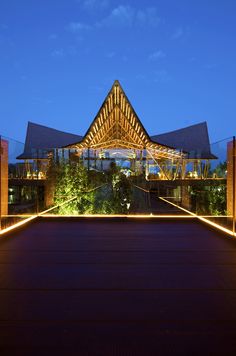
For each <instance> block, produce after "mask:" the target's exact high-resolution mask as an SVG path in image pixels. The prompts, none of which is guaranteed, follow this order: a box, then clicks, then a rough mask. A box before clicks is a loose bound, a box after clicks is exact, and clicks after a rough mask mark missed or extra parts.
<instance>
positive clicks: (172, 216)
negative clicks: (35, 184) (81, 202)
mask: <svg viewBox="0 0 236 356" xmlns="http://www.w3.org/2000/svg"><path fill="white" fill-rule="evenodd" d="M42 217H43V218H44V217H45V218H59V219H60V218H127V219H130V218H132V219H133V218H135V219H162V218H165V219H170V218H181V219H183V218H187V219H195V216H191V215H153V214H129V215H125V214H110V215H106V214H78V215H54V214H44V215H42Z"/></svg>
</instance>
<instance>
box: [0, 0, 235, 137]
mask: <svg viewBox="0 0 236 356" xmlns="http://www.w3.org/2000/svg"><path fill="white" fill-rule="evenodd" d="M235 18H236V1H235V0H151V1H148V0H147V1H144V0H143V1H141V0H136V1H134V0H133V1H125V0H124V1H120V0H119V1H116V0H0V133H1V134H2V135H5V136H8V137H11V138H14V139H17V140H19V141H24V139H25V132H26V127H27V122H28V121H32V122H35V123H39V124H42V125H46V126H49V127H53V128H57V129H59V130H63V131H67V132H71V133H75V134H81V135H83V134H84V133H85V131H86V130H87V128H88V126H89V124H90V123H91V121H92V120H93V119H94V117H95V115H96V113H97V111H98V109H99V108H100V106H101V104H102V102H103V100H104V98H105V96H106V95H107V93H108V91H109V90H110V88H111V86H112V84H113V81H114V80H115V79H118V80H119V81H120V83H121V85H122V87H123V89H124V90H125V92H126V94H127V96H128V97H129V99H130V101H131V103H132V104H133V106H134V109H135V110H136V112H137V114H138V115H139V117H140V119H141V121H142V123H143V125H144V126H145V128H146V129H147V131H148V133H149V134H150V135H154V134H161V133H163V132H166V131H171V130H175V129H178V128H182V127H184V126H188V125H192V124H195V123H199V122H202V121H207V122H208V128H209V133H210V140H211V142H214V141H218V140H220V139H223V138H226V137H229V136H231V135H234V134H236V99H235V94H236V20H235Z"/></svg>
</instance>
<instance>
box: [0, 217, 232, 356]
mask: <svg viewBox="0 0 236 356" xmlns="http://www.w3.org/2000/svg"><path fill="white" fill-rule="evenodd" d="M235 352H236V241H235V240H230V239H229V238H227V237H225V236H223V235H221V234H220V233H218V232H216V231H214V230H211V229H209V228H208V227H206V226H204V225H201V224H200V223H199V222H197V221H196V220H194V219H185V220H182V219H175V220H174V219H173V220H170V219H168V220H166V219H159V220H148V219H147V220H137V219H136V220H128V219H78V218H74V219H61V218H57V219H47V218H41V219H39V220H37V221H35V222H33V223H32V224H31V225H29V226H28V227H26V228H24V229H22V230H21V231H18V232H17V233H16V232H15V233H14V235H9V236H8V237H7V238H5V239H3V240H1V241H0V354H1V356H4V355H11V356H12V355H24V356H26V355H27V356H28V355H42V356H44V355H109V356H110V355H125V356H126V355H127V356H130V355H135V356H136V355H145V356H149V355H155V356H156V355H231V354H232V355H235Z"/></svg>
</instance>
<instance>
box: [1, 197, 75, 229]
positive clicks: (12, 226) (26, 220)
mask: <svg viewBox="0 0 236 356" xmlns="http://www.w3.org/2000/svg"><path fill="white" fill-rule="evenodd" d="M74 199H76V197H73V198H71V199H69V200H67V201H65V202H63V203H62V204H59V205H57V206H54V207H52V208H50V209H47V210H44V211H42V212H41V213H39V214H35V215H32V216H30V217H29V218H27V219H24V220H22V221H19V222H18V223H16V224H14V225H11V226H9V227H7V228H5V229H3V230H0V235H4V234H6V233H7V232H9V231H12V230H15V229H17V228H18V227H20V226H22V225H24V224H27V223H28V222H29V221H31V220H34V219H36V218H37V217H38V216H42V215H43V214H45V213H47V212H49V211H51V210H53V209H56V208H58V207H61V206H63V205H64V204H67V203H69V202H71V201H72V200H74ZM18 216H19V217H22V215H18ZM23 216H24V215H23Z"/></svg>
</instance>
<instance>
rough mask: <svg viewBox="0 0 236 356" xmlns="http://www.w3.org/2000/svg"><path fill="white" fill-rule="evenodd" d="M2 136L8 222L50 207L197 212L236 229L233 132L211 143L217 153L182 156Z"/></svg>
mask: <svg viewBox="0 0 236 356" xmlns="http://www.w3.org/2000/svg"><path fill="white" fill-rule="evenodd" d="M0 139H1V156H0V167H1V180H0V192H1V207H0V226H1V229H2V230H3V229H5V228H7V227H9V226H11V225H13V224H15V223H19V222H21V221H24V220H25V219H27V218H29V217H35V216H37V215H38V214H42V213H43V214H48V215H49V214H50V215H62V216H63V215H81V214H82V215H84V214H92V215H94V214H136V215H137V214H142V215H143V214H145V215H148V216H150V214H152V216H159V215H161V216H163V215H165V216H173V215H174V216H179V215H181V216H182V215H184V216H189V215H192V216H198V217H201V218H202V219H203V220H207V221H208V222H211V223H216V224H218V225H220V226H222V227H224V228H226V229H228V230H230V231H235V226H234V225H235V218H234V216H235V167H236V164H235V154H233V152H235V149H234V146H235V141H234V138H233V137H231V138H228V139H226V140H222V141H219V142H216V143H214V144H212V145H211V152H212V153H213V155H214V156H215V157H212V159H208V160H200V159H192V160H182V161H179V162H178V161H176V160H175V161H171V160H164V159H160V160H159V161H158V162H157V160H156V159H154V157H152V156H151V155H150V154H149V153H148V152H147V151H146V150H143V151H141V150H133V149H119V148H117V149H115V148H113V149H106V150H102V149H100V150H97V151H96V150H88V149H86V150H76V149H60V148H57V149H44V150H39V149H32V150H31V151H30V152H24V144H23V143H21V142H17V141H15V140H13V139H10V138H6V137H3V136H1V137H0ZM213 158H214V159H213ZM183 172H184V173H183Z"/></svg>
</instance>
